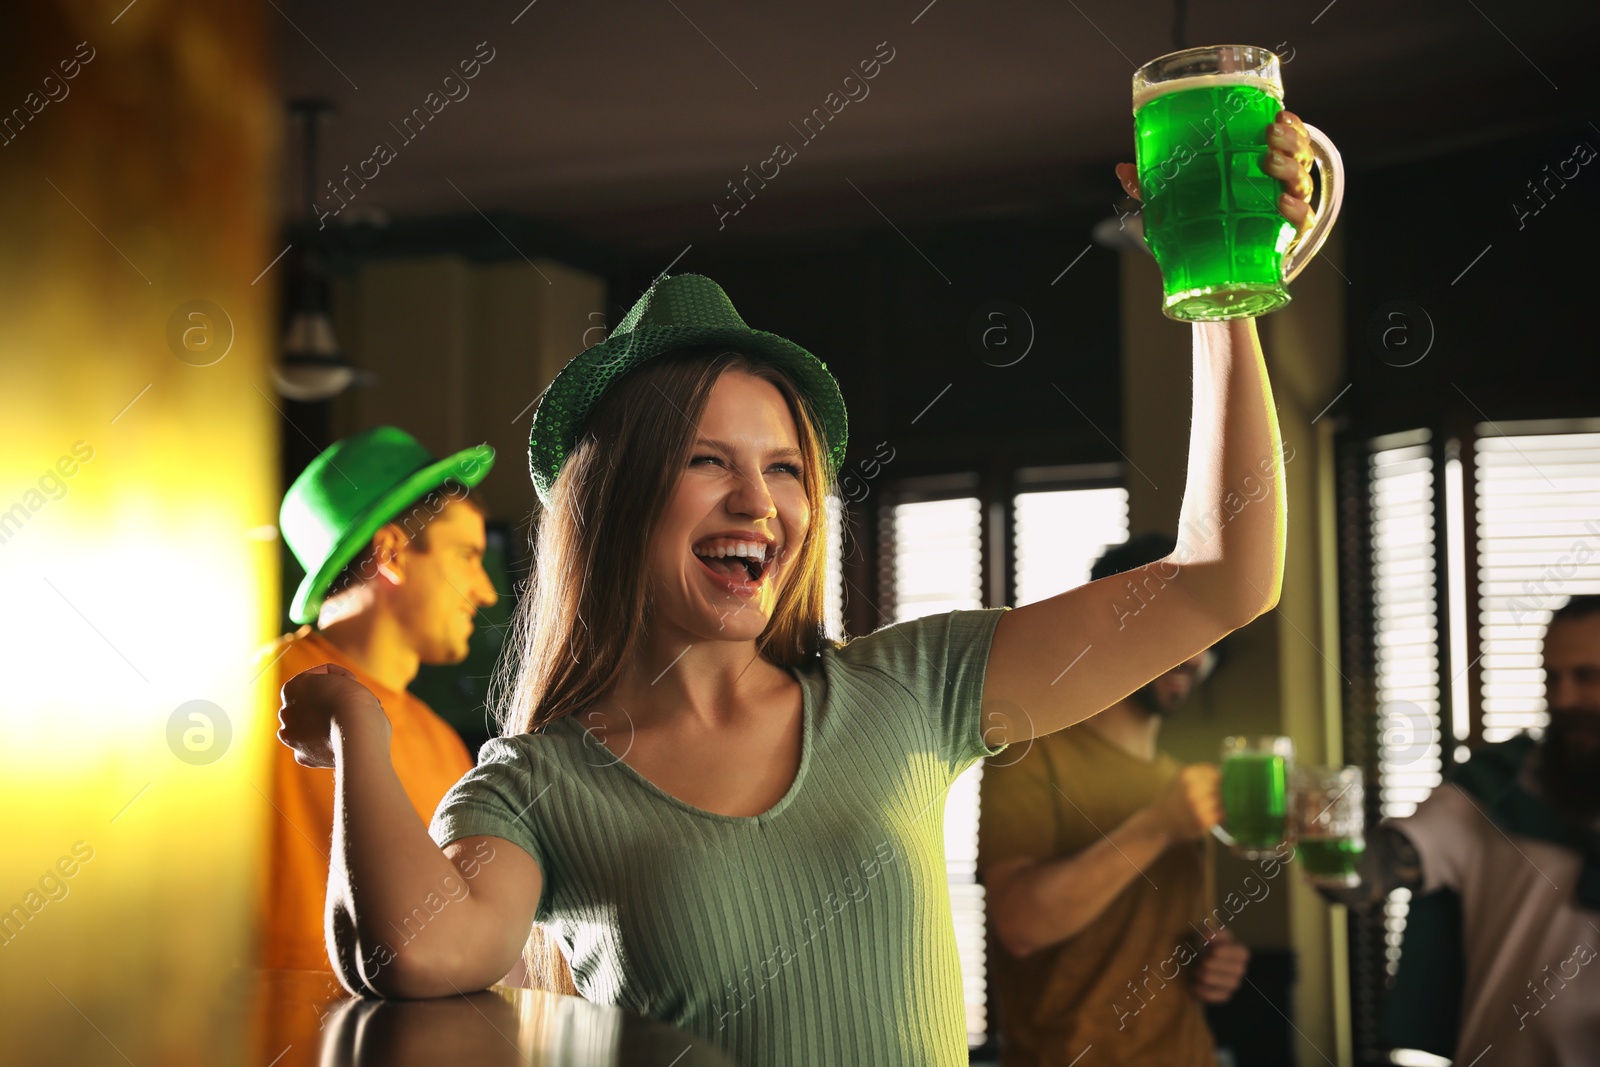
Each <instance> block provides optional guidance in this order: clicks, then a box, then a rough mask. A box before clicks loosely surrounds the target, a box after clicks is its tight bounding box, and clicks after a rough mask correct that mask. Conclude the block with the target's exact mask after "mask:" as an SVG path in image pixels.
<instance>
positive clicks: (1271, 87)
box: [1133, 72, 1283, 111]
mask: <svg viewBox="0 0 1600 1067" xmlns="http://www.w3.org/2000/svg"><path fill="white" fill-rule="evenodd" d="M1231 86H1239V87H1241V88H1244V89H1259V90H1261V91H1262V92H1264V93H1266V94H1268V95H1269V96H1274V97H1276V98H1277V100H1278V103H1280V104H1281V103H1283V85H1282V84H1281V83H1279V82H1274V81H1271V80H1270V79H1267V78H1263V77H1261V76H1259V75H1257V74H1251V73H1248V72H1242V73H1238V74H1199V75H1195V76H1194V77H1190V78H1174V79H1172V80H1171V81H1165V82H1156V83H1155V84H1154V85H1147V86H1145V87H1144V88H1143V89H1139V90H1136V91H1135V92H1134V94H1133V110H1135V111H1138V110H1139V109H1140V108H1141V107H1144V106H1145V105H1146V104H1148V103H1149V102H1150V101H1152V100H1154V99H1155V98H1156V97H1158V96H1166V95H1167V94H1168V93H1181V92H1184V91H1185V90H1188V89H1223V88H1228V87H1231Z"/></svg>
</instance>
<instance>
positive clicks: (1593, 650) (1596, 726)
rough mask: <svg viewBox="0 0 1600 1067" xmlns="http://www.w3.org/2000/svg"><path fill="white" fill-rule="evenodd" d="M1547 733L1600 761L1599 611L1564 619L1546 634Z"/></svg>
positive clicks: (1575, 751)
mask: <svg viewBox="0 0 1600 1067" xmlns="http://www.w3.org/2000/svg"><path fill="white" fill-rule="evenodd" d="M1544 692H1545V703H1546V706H1547V707H1548V709H1549V712H1550V726H1549V729H1548V730H1547V738H1548V740H1550V741H1551V742H1553V743H1555V744H1557V745H1559V746H1560V747H1561V748H1562V749H1564V750H1566V751H1567V753H1568V754H1570V755H1571V756H1573V757H1577V758H1581V759H1596V760H1600V615H1584V616H1579V617H1577V618H1573V619H1563V620H1561V621H1559V622H1556V623H1554V624H1552V625H1551V627H1550V629H1549V631H1548V632H1547V633H1546V634H1545V638H1544Z"/></svg>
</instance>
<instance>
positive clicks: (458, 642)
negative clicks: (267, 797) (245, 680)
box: [261, 426, 498, 973]
mask: <svg viewBox="0 0 1600 1067" xmlns="http://www.w3.org/2000/svg"><path fill="white" fill-rule="evenodd" d="M493 464H494V450H493V449H492V448H490V447H489V446H488V445H479V446H477V447H474V448H468V449H465V450H463V451H461V452H457V453H456V454H454V455H452V456H449V457H447V458H446V459H442V460H440V459H436V458H435V457H434V456H433V455H431V454H430V453H429V452H428V451H427V450H426V449H425V448H423V447H422V445H420V444H418V443H417V441H416V440H415V439H414V438H413V437H411V435H410V434H407V433H406V432H405V431H403V430H399V429H396V428H395V427H392V426H380V427H377V428H376V429H373V430H368V431H366V432H364V433H359V434H356V435H355V436H353V437H348V438H346V439H344V440H342V441H339V442H336V443H335V444H334V445H332V446H331V447H329V448H328V449H327V450H326V451H324V452H323V453H322V454H321V455H319V456H318V457H317V458H316V459H314V460H312V462H311V464H310V465H309V466H308V467H307V468H306V469H305V471H304V472H303V473H302V474H301V475H300V477H298V478H296V479H295V481H294V484H293V485H292V486H290V487H289V491H288V493H287V494H285V496H284V501H283V508H282V511H281V513H280V516H279V527H280V529H281V530H282V531H283V537H284V540H285V541H286V542H287V543H288V545H289V548H290V549H291V550H292V551H293V552H294V554H295V557H296V558H297V559H298V560H299V561H300V563H301V565H302V566H303V567H304V568H305V570H306V578H305V581H304V582H302V583H301V584H300V588H299V589H298V590H297V591H296V593H295V597H294V602H293V604H292V605H291V608H290V612H289V617H290V618H291V619H293V620H294V621H295V622H298V623H306V624H313V623H314V625H304V626H302V627H301V628H300V629H299V630H297V631H295V632H294V633H292V634H287V635H285V636H284V637H282V638H280V639H279V640H278V641H277V643H276V644H275V645H274V646H273V647H272V649H271V650H270V651H269V652H268V653H267V656H268V657H270V658H271V659H274V660H275V661H276V663H277V667H278V680H279V684H280V685H281V684H282V683H284V682H287V681H288V680H289V679H290V678H293V677H294V676H295V675H296V674H299V673H300V672H301V671H304V670H307V669H309V668H311V667H315V666H318V665H319V664H323V663H334V664H337V665H339V666H340V667H343V668H345V669H346V670H348V671H350V672H351V673H353V674H354V675H355V676H356V678H357V679H358V680H359V681H360V682H361V684H362V685H365V686H366V687H367V688H368V689H371V690H372V692H373V693H375V694H377V697H378V700H379V701H380V702H381V703H382V705H383V710H384V712H385V714H387V715H388V717H389V720H390V722H391V723H393V726H394V735H393V742H392V743H393V756H394V767H395V771H396V773H397V774H398V775H399V778H400V784H401V785H402V786H403V787H404V788H405V791H406V795H407V796H409V797H410V798H411V803H412V804H413V805H414V806H415V807H416V809H417V817H418V818H419V819H421V820H422V822H423V823H424V824H427V822H428V821H429V820H430V819H431V818H432V817H433V811H434V808H436V807H437V806H438V803H439V801H440V799H441V798H443V796H444V794H445V793H446V792H447V791H448V790H449V789H450V787H451V786H453V785H455V783H456V781H457V780H458V779H460V778H461V776H462V775H464V774H466V773H467V771H469V770H471V769H472V766H473V763H474V760H473V757H472V756H471V755H470V754H469V753H468V752H467V749H466V746H465V745H464V744H462V742H461V738H460V736H459V735H458V734H457V733H456V732H455V730H454V729H452V728H451V727H450V725H449V724H448V723H446V722H445V721H444V720H443V719H441V718H440V717H439V716H438V715H437V714H435V713H434V711H433V710H432V709H431V708H429V707H428V706H427V705H426V704H424V703H423V702H422V701H421V700H418V699H417V698H416V697H414V696H412V695H411V694H410V693H408V692H406V687H407V686H408V685H410V684H411V681H412V679H414V678H415V677H416V675H417V669H418V667H419V666H420V665H421V664H423V663H459V662H461V661H462V660H463V659H465V658H466V655H467V642H468V640H469V639H470V638H471V636H472V628H473V616H475V615H476V614H477V612H478V609H479V608H480V607H487V606H489V605H491V604H493V603H494V602H495V601H496V599H498V597H497V594H496V592H495V588H494V584H493V583H492V582H491V581H490V580H489V576H488V574H487V573H486V572H485V571H484V569H483V552H484V547H485V540H484V524H483V519H484V516H483V507H482V505H481V504H480V503H479V501H477V500H476V499H475V498H474V497H473V495H472V489H473V487H474V486H476V485H477V484H478V483H479V482H480V481H482V480H483V478H484V476H485V475H487V474H488V473H489V468H490V467H491V466H492V465H493ZM271 748H272V761H273V766H272V790H271V794H272V795H271V800H272V804H273V807H274V808H276V809H277V810H276V812H275V814H274V816H273V821H272V830H271V834H270V849H271V852H270V855H269V858H268V863H267V877H266V882H267V884H266V889H265V894H264V899H263V904H264V915H263V920H262V930H263V935H264V943H263V946H262V956H261V958H262V965H263V966H265V967H271V968H293V969H298V970H319V971H329V972H330V973H331V971H332V969H333V968H332V964H331V963H330V962H329V960H328V952H327V948H326V947H325V941H324V936H323V910H324V902H325V900H326V894H327V884H328V853H329V849H330V847H331V841H332V832H333V772H331V771H329V770H318V769H312V768H308V767H302V766H299V765H298V764H297V763H295V760H294V752H293V750H292V749H290V748H288V747H286V746H284V745H280V744H273V745H272V746H271ZM396 936H397V937H400V936H403V933H397V934H396Z"/></svg>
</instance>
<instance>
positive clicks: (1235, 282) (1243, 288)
mask: <svg viewBox="0 0 1600 1067" xmlns="http://www.w3.org/2000/svg"><path fill="white" fill-rule="evenodd" d="M1274 90H1276V91H1274ZM1143 95H1144V99H1143V101H1142V103H1141V104H1140V105H1139V106H1138V107H1137V109H1136V110H1135V111H1134V119H1133V123H1134V134H1135V138H1136V146H1137V155H1138V161H1139V189H1140V191H1141V193H1142V194H1143V196H1144V204H1145V207H1144V225H1145V239H1146V240H1147V241H1148V242H1149V244H1150V250H1151V252H1153V253H1154V254H1155V257H1156V262H1157V263H1159V264H1160V266H1161V275H1162V278H1163V279H1164V280H1165V283H1166V310H1167V313H1168V314H1169V315H1171V316H1172V317H1174V318H1180V319H1215V318H1224V317H1226V318H1234V317H1238V316H1243V315H1260V314H1262V313H1264V312H1268V311H1272V310H1274V309H1275V308H1279V307H1282V306H1283V305H1284V304H1286V303H1288V302H1289V294H1288V291H1287V290H1286V289H1285V288H1284V286H1283V257H1284V253H1285V252H1287V251H1288V248H1289V242H1290V241H1291V240H1293V238H1294V233H1295V229H1294V225H1293V224H1292V223H1290V222H1289V220H1288V219H1286V218H1284V217H1283V215H1281V214H1280V213H1279V212H1278V196H1279V195H1280V194H1281V193H1282V192H1283V186H1282V185H1281V184H1280V183H1279V182H1278V180H1277V179H1276V178H1271V177H1268V176H1267V174H1266V172H1265V171H1263V170H1262V169H1261V165H1262V163H1263V162H1264V161H1265V159H1266V156H1267V152H1268V148H1267V127H1268V126H1270V125H1271V124H1272V121H1273V120H1274V119H1276V118H1277V117H1278V112H1280V111H1282V110H1283V100H1282V90H1281V89H1278V88H1277V86H1276V85H1274V84H1273V83H1271V82H1268V81H1265V80H1263V79H1261V78H1257V77H1254V76H1251V75H1239V74H1236V75H1215V76H1211V77H1199V78H1179V79H1176V80H1174V81H1169V82H1160V83H1157V84H1156V85H1154V86H1151V87H1150V88H1149V89H1147V90H1145V93H1144V94H1143Z"/></svg>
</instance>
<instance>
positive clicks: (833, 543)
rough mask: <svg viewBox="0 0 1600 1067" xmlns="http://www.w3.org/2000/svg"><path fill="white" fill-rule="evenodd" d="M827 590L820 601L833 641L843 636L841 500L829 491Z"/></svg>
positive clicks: (827, 506)
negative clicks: (821, 601)
mask: <svg viewBox="0 0 1600 1067" xmlns="http://www.w3.org/2000/svg"><path fill="white" fill-rule="evenodd" d="M825 519H826V522H827V535H828V540H827V546H828V567H827V583H828V589H827V593H826V595H825V597H824V600H823V625H824V626H825V627H826V628H827V631H828V636H829V637H831V638H833V639H834V640H835V641H837V640H839V639H840V638H842V637H843V636H844V502H843V501H842V500H841V499H840V498H839V497H837V496H835V495H833V494H831V493H830V494H829V495H828V497H827V504H826V515H825Z"/></svg>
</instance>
